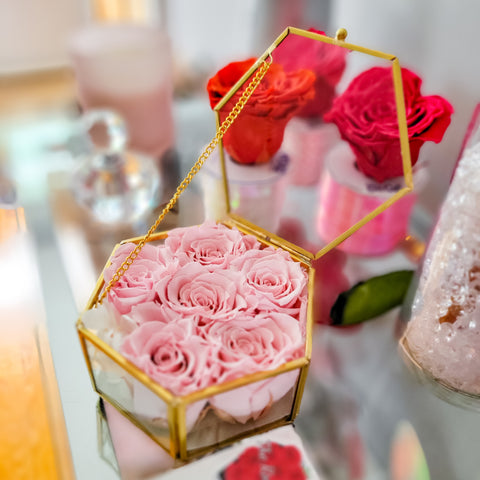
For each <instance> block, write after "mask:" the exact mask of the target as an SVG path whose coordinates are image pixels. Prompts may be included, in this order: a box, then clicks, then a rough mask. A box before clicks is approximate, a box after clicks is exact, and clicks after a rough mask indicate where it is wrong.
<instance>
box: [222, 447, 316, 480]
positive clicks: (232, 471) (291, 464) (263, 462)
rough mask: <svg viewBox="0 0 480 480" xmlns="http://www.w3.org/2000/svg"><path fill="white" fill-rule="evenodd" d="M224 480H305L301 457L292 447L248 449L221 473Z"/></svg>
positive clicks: (295, 448)
mask: <svg viewBox="0 0 480 480" xmlns="http://www.w3.org/2000/svg"><path fill="white" fill-rule="evenodd" d="M222 473H223V478H224V479H225V480H237V479H238V480H244V479H247V478H248V479H251V480H305V479H306V478H307V476H306V474H305V471H304V470H303V468H302V455H301V453H300V451H299V450H298V449H297V447H295V446H293V445H280V444H278V443H274V442H266V443H264V444H262V445H261V446H260V447H249V448H247V449H245V450H244V451H243V452H242V454H241V455H240V456H239V457H238V458H237V459H236V460H235V461H234V462H233V463H231V464H230V465H228V467H227V468H226V469H225V470H224V471H223V472H222Z"/></svg>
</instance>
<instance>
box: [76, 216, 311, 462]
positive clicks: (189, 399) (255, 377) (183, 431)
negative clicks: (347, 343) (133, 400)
mask: <svg viewBox="0 0 480 480" xmlns="http://www.w3.org/2000/svg"><path fill="white" fill-rule="evenodd" d="M241 220H242V219H233V218H232V219H227V221H226V222H225V224H226V225H227V226H230V227H232V226H235V227H237V228H238V229H239V230H240V231H241V232H243V233H245V234H253V231H252V230H253V229H252V227H251V226H252V225H253V224H249V223H246V224H245V225H244V224H243V222H242V221H241ZM257 229H258V227H256V228H255V230H257ZM258 230H261V229H258ZM167 236H168V232H158V233H156V234H153V235H151V237H150V238H149V240H148V241H152V242H153V241H160V240H164V239H165V238H166V237H167ZM256 236H257V238H258V240H259V241H260V242H262V243H264V244H265V245H268V246H278V243H279V241H280V240H281V239H280V238H279V237H275V238H273V239H272V238H270V236H269V234H268V232H267V231H265V230H263V231H262V234H260V235H256ZM143 238H144V237H136V238H132V239H128V240H124V241H123V242H122V243H121V244H124V243H129V242H131V243H136V244H138V243H139V242H141V241H142V239H143ZM121 244H118V245H116V246H115V248H114V249H113V252H112V255H113V254H114V253H115V251H116V249H117V248H118V247H119V246H120V245H121ZM291 255H292V257H293V258H294V259H295V260H298V261H299V262H301V263H302V265H303V266H304V267H305V268H306V269H307V270H308V298H309V301H308V305H307V324H306V334H305V350H304V355H303V356H302V357H301V358H298V359H295V360H292V361H290V362H287V363H285V364H283V365H281V366H280V367H278V368H276V369H275V370H270V371H264V372H256V373H252V374H249V375H245V376H243V377H241V378H237V379H235V380H231V381H228V382H225V383H223V384H221V385H214V386H210V387H207V388H204V389H202V390H198V391H195V392H192V393H190V394H188V395H185V396H176V395H173V394H172V393H171V392H170V391H168V390H167V389H165V388H163V387H162V386H161V385H159V384H158V383H156V382H155V381H153V380H152V379H151V378H150V377H149V376H148V375H147V374H146V373H144V372H143V371H142V370H140V369H139V368H138V367H137V366H135V365H134V364H133V363H131V362H130V361H129V360H127V359H126V358H125V357H124V356H123V355H121V354H120V353H119V352H118V351H116V350H115V349H113V348H112V347H111V346H110V345H108V344H107V343H105V342H104V341H103V340H101V339H100V338H98V337H97V336H96V335H95V333H93V332H92V331H90V330H89V329H88V328H86V327H85V325H84V323H83V321H82V319H81V318H79V319H78V320H77V325H76V327H77V332H78V335H79V338H80V343H81V346H82V351H83V355H84V357H85V361H86V363H87V367H88V371H89V375H90V380H91V382H92V386H93V388H94V390H95V391H96V392H97V393H98V394H99V395H100V396H101V397H102V398H104V399H105V400H106V401H108V402H109V403H111V404H112V405H114V406H115V407H116V408H117V410H119V411H120V412H121V413H122V414H123V415H124V416H126V417H127V418H128V419H129V420H130V421H132V423H134V424H135V425H136V426H137V427H139V428H140V429H141V430H143V431H144V432H145V433H146V434H147V435H148V436H149V437H150V438H152V439H153V440H154V441H155V442H156V443H157V444H158V445H160V446H161V447H162V448H163V449H164V450H166V451H167V452H168V453H169V454H170V455H171V456H172V457H174V458H178V459H181V460H190V459H192V458H194V457H197V456H199V455H203V454H205V453H207V452H208V451H211V450H212V448H221V447H223V446H226V445H229V444H231V443H233V442H235V441H237V440H239V439H241V438H245V437H246V436H251V435H252V434H256V433H261V432H265V431H268V430H270V429H272V428H275V427H277V426H281V425H285V424H288V423H292V422H293V420H294V419H295V417H296V416H297V414H298V412H299V409H300V403H301V398H302V395H303V391H304V389H305V382H306V379H307V374H308V367H309V365H310V359H311V354H312V329H313V328H312V327H313V311H312V308H313V307H312V302H311V298H313V283H314V269H313V268H312V266H311V264H310V261H307V262H306V261H304V260H305V259H304V258H303V256H302V255H298V254H297V255H295V253H292V254H291ZM109 262H110V261H108V262H107V264H106V266H108V265H109ZM106 266H105V267H106ZM104 287H105V282H104V280H103V272H102V275H101V276H100V278H99V280H98V281H97V284H96V286H95V289H94V291H93V293H92V295H91V297H90V299H89V301H88V303H87V306H86V310H90V309H92V308H94V307H95V305H96V304H97V301H98V299H99V297H100V295H101V292H102V290H103V288H104ZM87 342H89V343H90V344H91V345H92V346H93V347H95V348H96V349H98V350H99V351H100V352H102V353H103V354H105V355H106V356H107V357H108V358H109V359H110V360H112V361H113V362H114V363H115V364H116V365H118V366H119V367H120V368H121V369H122V370H124V371H125V372H126V373H128V374H129V375H131V376H132V377H133V378H134V379H135V380H137V381H139V382H140V383H142V384H143V385H144V386H145V387H147V388H148V389H149V390H151V391H152V392H153V393H154V394H155V395H157V396H158V397H159V399H161V400H162V401H163V402H164V403H165V404H166V405H167V408H168V431H169V433H170V445H169V448H167V447H166V445H164V444H163V443H162V442H161V441H160V439H159V438H157V437H155V435H154V434H152V432H151V431H150V430H149V429H148V428H147V427H146V426H145V425H144V424H143V423H142V422H141V421H140V420H139V419H138V418H136V417H135V415H133V414H132V413H130V412H128V411H126V410H125V409H124V408H123V407H122V406H121V405H120V404H119V403H118V402H117V401H116V400H115V399H114V398H112V397H110V396H109V395H108V394H106V393H105V392H103V391H102V390H101V388H99V387H98V385H97V384H96V381H95V376H94V371H93V366H92V363H91V360H90V355H89V353H88V348H87ZM296 369H298V370H299V377H298V380H297V384H296V387H295V393H294V397H293V401H292V407H291V410H290V413H289V414H288V415H287V416H285V417H283V418H280V419H277V420H275V421H273V422H271V423H268V424H266V425H262V426H260V427H254V428H253V429H251V430H248V432H244V433H240V434H237V435H234V436H232V437H229V438H228V439H226V440H222V441H220V442H217V443H215V444H213V445H209V446H206V447H202V448H198V449H194V450H189V449H188V445H187V428H186V414H185V413H186V407H187V406H188V405H189V404H191V403H194V402H196V401H199V400H203V399H208V398H210V397H212V396H214V395H218V394H221V393H224V392H227V391H230V390H234V389H236V388H240V387H243V386H245V385H249V384H251V383H255V382H259V381H262V380H266V379H268V378H272V377H275V376H277V375H281V374H283V373H286V372H289V371H292V370H296Z"/></svg>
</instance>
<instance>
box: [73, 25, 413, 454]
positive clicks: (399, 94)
mask: <svg viewBox="0 0 480 480" xmlns="http://www.w3.org/2000/svg"><path fill="white" fill-rule="evenodd" d="M288 35H300V36H304V37H307V38H311V39H313V40H318V41H321V42H325V43H329V44H333V45H338V46H340V47H343V48H347V49H349V50H354V51H359V52H362V53H366V54H368V55H372V56H375V57H379V58H383V59H386V60H389V61H391V62H392V71H393V81H394V87H395V99H396V104H397V112H398V124H399V133H400V143H401V152H402V159H403V171H404V177H405V184H406V186H405V187H404V188H403V189H401V190H400V191H398V192H397V193H396V194H395V195H393V196H392V197H391V198H389V199H388V200H387V201H385V202H384V203H383V204H382V205H381V206H380V207H378V208H377V209H375V210H374V211H372V212H371V213H370V214H368V215H367V216H366V217H364V218H363V219H361V220H360V221H359V222H357V223H356V224H355V225H353V226H352V227H350V228H349V229H348V230H347V231H345V232H344V233H343V234H341V235H340V236H339V237H338V238H336V239H335V240H333V241H332V242H330V243H329V244H328V245H327V246H325V247H324V248H322V249H321V250H320V251H318V252H309V251H307V250H304V249H302V248H300V247H298V246H297V245H295V244H293V243H290V242H287V241H286V240H284V239H283V238H281V237H278V236H276V235H274V234H272V233H270V232H268V231H266V230H264V229H262V228H260V227H258V226H257V225H255V224H253V223H251V222H249V221H248V220H246V219H244V218H242V217H240V216H238V215H235V214H233V213H232V212H230V200H229V192H228V178H227V174H226V168H225V159H224V153H223V144H222V140H221V139H222V137H223V134H224V133H225V131H226V129H227V128H228V126H230V125H231V123H233V121H234V120H235V118H236V116H237V115H238V113H239V108H237V107H238V105H239V104H241V101H240V102H239V104H237V105H236V107H235V108H234V110H232V112H231V113H230V115H229V117H227V120H228V121H224V123H223V124H222V125H220V119H219V109H220V108H222V106H224V105H225V103H226V102H227V101H228V100H229V99H230V98H231V97H232V96H233V95H234V94H235V93H236V92H237V91H238V89H239V88H240V87H241V86H243V85H244V84H245V82H247V80H248V79H250V78H251V77H253V80H252V81H251V84H250V85H249V87H247V90H248V89H250V93H248V95H245V92H244V94H243V95H242V98H243V99H244V100H243V104H241V107H243V105H244V104H245V103H246V102H247V101H248V98H249V95H250V94H251V91H253V89H252V85H253V84H255V85H256V84H258V83H259V81H261V78H263V75H264V74H265V72H266V70H267V69H268V65H269V63H268V62H267V60H268V59H269V58H270V59H271V56H272V52H273V51H274V50H275V48H276V47H277V46H278V45H279V44H280V43H281V42H282V41H283V40H284V39H285V38H286V37H287V36H288ZM345 38H346V32H345V31H344V30H343V29H341V30H339V31H338V32H337V35H336V37H335V38H330V37H327V36H323V35H318V34H315V33H312V32H307V31H305V30H301V29H298V28H293V27H289V28H287V29H286V30H285V31H284V32H283V33H282V34H281V35H280V36H279V37H278V38H277V39H276V40H275V42H274V43H273V44H272V45H271V46H270V47H269V48H268V49H267V50H266V52H265V53H264V54H263V55H262V56H261V57H260V58H259V59H258V60H257V61H256V62H255V64H254V65H253V66H252V67H251V68H250V70H249V71H248V72H247V73H245V75H243V76H242V78H241V79H240V80H239V81H238V82H237V83H236V84H235V85H234V87H233V88H232V89H231V90H230V91H229V93H228V94H227V95H226V96H225V97H224V98H223V99H222V100H221V101H220V102H219V104H218V105H217V106H216V107H215V114H216V122H217V133H216V136H215V138H214V140H212V142H211V143H210V145H209V146H208V147H207V149H206V150H205V152H204V153H203V154H202V155H201V157H200V158H199V160H198V161H197V163H196V164H195V165H194V167H192V170H191V171H190V172H189V174H188V175H187V178H186V179H185V180H184V182H182V184H180V185H179V187H178V189H177V192H176V193H175V195H174V197H173V198H172V200H171V201H170V202H169V204H168V205H167V207H165V209H164V211H163V212H162V214H161V215H160V217H159V219H158V220H157V222H155V224H154V225H153V226H152V227H151V228H150V230H149V232H148V233H147V234H146V235H145V236H143V237H137V238H134V239H130V240H125V241H124V242H122V243H125V242H134V243H136V244H137V247H136V250H134V251H135V252H136V253H135V255H133V256H132V254H130V256H129V257H128V258H127V259H126V261H125V262H124V265H123V264H122V267H121V268H119V270H118V271H117V274H118V275H117V274H116V275H117V277H116V280H114V281H118V278H119V277H120V275H121V274H123V273H124V271H126V269H128V266H129V265H130V264H131V263H132V262H133V261H134V259H135V257H136V254H138V251H139V250H140V248H141V247H142V246H143V244H145V243H146V242H150V241H159V240H163V239H165V237H166V236H168V232H159V233H154V231H155V230H156V228H157V227H158V225H159V223H160V221H161V220H162V218H163V217H164V215H165V214H166V211H168V209H169V207H170V208H171V205H173V203H175V201H176V199H177V198H178V196H179V195H180V194H181V192H182V191H183V190H184V189H185V188H186V187H187V186H188V184H189V183H190V181H191V179H192V177H193V176H194V175H195V174H196V173H197V172H198V170H199V169H200V167H201V166H202V165H203V163H204V162H205V160H206V158H207V157H208V155H209V154H210V153H211V151H213V148H214V147H215V145H216V144H218V145H219V147H220V159H221V168H222V173H223V183H224V191H225V198H226V205H227V211H228V216H227V218H226V219H225V220H224V222H223V223H224V224H225V225H227V226H229V227H236V228H238V229H239V230H240V231H241V232H243V233H246V234H252V235H254V236H255V237H256V238H257V239H258V240H259V241H260V242H262V243H263V244H265V245H269V246H274V247H278V248H282V249H284V250H286V251H287V252H288V253H289V254H290V255H291V257H292V258H293V259H295V260H297V261H299V262H300V263H301V264H302V265H303V266H304V267H305V268H306V269H307V270H308V276H309V279H308V306H307V325H306V338H305V351H304V355H303V356H302V357H301V358H299V359H296V360H293V361H290V362H287V363H285V364H284V365H282V366H280V367H279V368H277V369H275V370H272V371H265V372H257V373H254V374H250V375H246V376H244V377H242V378H238V379H235V380H232V381H229V382H226V383H224V384H222V385H215V386H211V387H207V388H205V389H203V390H199V391H196V392H193V393H191V394H188V395H185V396H183V397H181V396H175V395H173V394H172V393H171V392H169V391H168V390H166V389H165V388H163V387H162V386H160V385H159V384H157V383H156V382H154V381H153V380H152V379H150V377H148V375H146V374H145V373H144V372H143V371H141V370H140V369H139V368H137V367H136V366H135V365H134V364H133V363H131V362H129V361H128V360H127V359H126V358H125V357H123V356H122V355H121V354H120V353H119V352H117V351H116V350H114V349H113V348H112V347H110V346H109V345H108V344H106V343H105V342H103V341H102V340H101V339H99V338H98V337H97V336H96V335H95V334H94V333H93V332H92V331H90V330H89V329H87V328H86V327H85V325H84V323H83V321H82V319H81V317H80V318H79V319H78V321H77V331H78V335H79V338H80V342H81V345H82V349H83V354H84V356H85V360H86V363H87V366H88V370H89V374H90V379H91V381H92V385H93V388H94V389H95V391H96V392H98V394H99V395H100V396H102V397H103V398H104V399H105V400H107V401H108V402H110V403H111V404H113V405H114V406H115V407H116V408H117V409H118V410H119V411H120V412H121V413H123V414H124V415H125V416H126V417H127V418H129V419H130V420H131V421H132V422H133V423H134V424H135V425H137V426H138V427H139V428H141V429H142V430H143V431H144V432H145V433H146V434H147V435H148V436H149V437H151V438H152V439H153V440H154V441H156V442H157V443H158V444H159V445H160V446H161V447H162V448H164V449H165V450H166V451H168V452H169V453H170V455H171V456H173V457H174V458H178V459H181V460H189V459H191V458H194V457H195V456H198V455H202V454H204V453H206V452H208V451H211V450H212V449H213V448H219V447H223V446H225V445H228V444H230V443H232V442H234V441H237V440H239V439H240V438H244V437H246V436H250V435H252V434H255V433H260V432H264V431H267V430H269V429H271V428H274V427H277V426H280V425H284V424H287V423H291V422H293V420H294V419H295V417H296V415H297V413H298V411H299V408H300V402H301V398H302V394H303V391H304V388H305V382H306V378H307V373H308V367H309V364H310V358H311V351H312V329H313V311H312V308H313V307H312V305H313V304H312V298H313V282H314V273H315V272H314V269H313V267H312V261H313V260H315V259H317V258H320V257H321V256H322V255H324V254H325V253H327V252H328V251H329V250H331V249H332V248H334V247H335V246H336V245H338V244H339V243H340V242H341V241H343V240H345V239H346V238H347V237H348V236H350V235H351V234H352V233H354V232H355V231H356V230H358V229H359V228H360V227H362V226H363V225H364V224H365V223H367V222H368V221H369V220H371V219H372V218H373V217H375V216H376V215H378V214H379V213H381V212H382V211H383V210H385V209H386V208H387V207H388V206H390V205H391V204H392V203H394V202H395V201H396V200H398V199H399V198H401V197H402V196H404V195H405V194H407V193H409V192H410V191H411V190H412V189H413V180H412V168H411V160H410V150H409V144H408V130H407V124H406V116H405V106H404V99H403V88H402V78H401V69H400V66H399V63H398V60H397V58H396V57H395V56H393V55H388V54H385V53H382V52H377V51H375V50H370V49H367V48H364V47H359V46H356V45H352V44H349V43H346V42H345V41H344V40H345ZM255 82H256V83H255ZM253 88H254V87H253ZM240 109H241V108H240ZM226 123H228V125H227V126H225V124H226ZM117 247H118V245H117V246H116V247H115V249H116V248H117ZM137 248H138V250H137ZM115 249H114V250H113V252H115ZM123 266H125V268H124V269H123V271H120V270H121V269H122V268H123ZM119 272H120V273H119ZM111 286H112V282H110V283H109V284H108V285H105V283H104V279H103V273H102V275H101V276H100V278H99V280H98V282H97V285H96V287H95V289H94V291H93V293H92V295H91V297H90V299H89V301H88V304H87V306H86V309H87V310H89V309H92V308H94V307H95V306H96V305H97V304H98V303H101V301H102V299H103V298H104V296H105V294H106V290H108V289H109V288H110V287H111ZM87 342H89V343H90V344H91V345H92V346H93V347H94V348H96V349H98V350H99V351H100V352H102V353H103V354H105V355H106V356H107V357H108V358H109V359H111V360H112V361H113V362H114V363H115V364H116V365H118V366H119V367H120V368H121V369H123V370H124V371H125V372H126V373H128V374H129V375H131V376H132V377H133V378H134V379H135V380H137V381H139V382H140V383H142V384H143V385H144V386H145V387H147V388H148V389H149V390H151V391H152V392H153V393H154V394H156V395H157V396H158V398H159V399H161V400H162V401H164V402H165V403H166V404H167V408H168V431H169V445H168V446H166V445H164V444H163V443H162V442H160V441H159V439H158V438H156V437H155V435H153V434H152V432H150V431H149V430H148V428H147V427H146V426H145V425H144V424H142V422H141V421H140V420H139V419H138V418H136V417H135V415H133V414H132V413H130V412H128V411H125V409H124V408H122V406H121V405H120V404H119V403H118V402H117V401H116V400H115V399H114V398H111V397H110V396H109V395H107V394H105V392H102V391H101V389H100V388H99V387H98V386H97V384H96V382H95V376H94V372H93V368H92V364H91V359H90V356H89V352H88V348H87ZM295 369H298V370H299V376H298V380H297V383H296V387H295V392H294V397H293V400H292V405H291V409H290V412H289V414H288V415H286V416H284V417H282V418H279V419H277V420H275V421H273V422H271V423H268V424H265V425H262V426H259V427H253V428H252V429H251V430H248V431H246V432H243V433H241V434H238V435H234V436H232V437H230V438H227V439H225V440H222V441H219V442H217V443H215V444H212V445H209V446H206V447H201V448H198V449H195V450H193V449H191V450H189V449H188V445H187V428H186V407H187V406H188V405H189V404H191V403H193V402H196V401H198V400H202V399H207V398H209V397H211V396H213V395H217V394H220V393H223V392H227V391H229V390H232V389H235V388H239V387H242V386H245V385H248V384H250V383H254V382H257V381H261V380H265V379H268V378H272V377H274V376H277V375H280V374H282V373H286V372H288V371H292V370H295Z"/></svg>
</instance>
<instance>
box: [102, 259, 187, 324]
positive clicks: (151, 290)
mask: <svg viewBox="0 0 480 480" xmlns="http://www.w3.org/2000/svg"><path fill="white" fill-rule="evenodd" d="M177 268H178V267H177V265H175V264H174V263H173V264H170V265H168V266H166V265H163V264H162V263H161V262H159V261H158V260H150V259H147V258H140V259H139V258H137V259H136V260H135V262H134V263H132V265H130V268H129V269H128V270H127V271H126V272H125V273H124V274H123V275H122V276H121V277H120V279H119V280H118V282H117V283H115V284H114V285H113V287H112V288H111V289H110V291H109V292H108V294H107V299H108V301H109V302H110V303H111V304H113V305H114V307H115V308H116V309H117V311H118V312H119V313H121V314H122V315H124V314H128V313H130V311H131V309H132V307H133V306H135V305H139V304H141V303H144V302H150V301H153V300H154V299H155V296H156V293H155V285H156V283H157V282H158V280H159V279H160V278H162V277H163V275H165V274H166V273H168V272H172V271H176V269H177ZM110 273H111V272H106V276H105V281H106V282H108V281H109V278H111V275H110Z"/></svg>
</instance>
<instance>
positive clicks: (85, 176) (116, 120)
mask: <svg viewBox="0 0 480 480" xmlns="http://www.w3.org/2000/svg"><path fill="white" fill-rule="evenodd" d="M80 128H81V130H82V132H83V133H84V135H85V137H86V140H87V144H88V146H89V147H88V149H87V152H86V153H85V154H84V155H83V156H82V157H81V158H79V165H78V167H77V169H76V170H75V171H74V172H73V175H72V190H73V194H74V196H75V198H76V200H77V201H78V203H79V204H81V205H83V206H84V207H86V208H87V209H88V210H89V211H90V212H91V213H92V214H93V216H94V217H95V218H96V219H97V220H98V221H100V222H102V223H106V224H115V223H132V222H134V221H136V220H139V219H140V218H142V217H143V216H145V215H147V214H148V212H149V211H151V210H152V209H153V208H154V207H155V206H156V205H157V203H158V196H159V191H160V185H161V182H160V174H159V171H158V169H157V166H156V165H155V163H154V161H153V160H152V159H151V158H149V157H147V156H145V155H142V154H139V153H137V152H130V151H127V150H125V147H126V144H127V138H128V137H127V131H126V127H125V124H124V122H123V119H122V118H121V117H120V116H119V115H117V114H116V113H114V112H112V111H109V110H91V111H90V112H87V113H86V114H85V115H84V116H83V117H82V118H81V122H80Z"/></svg>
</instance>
